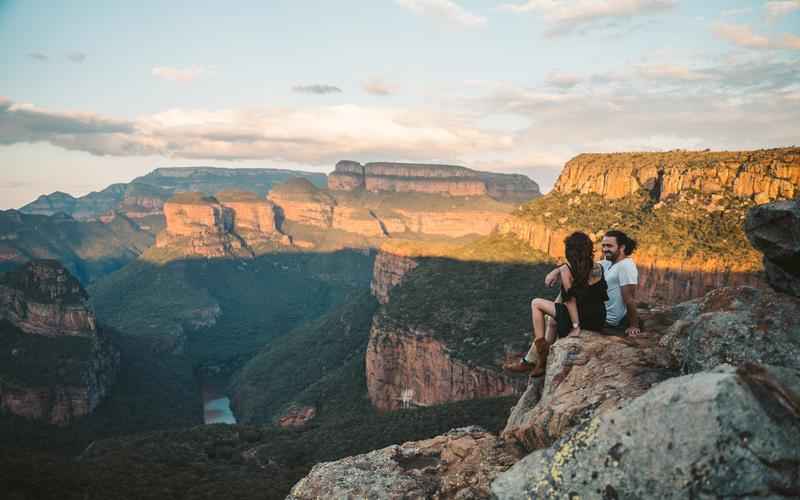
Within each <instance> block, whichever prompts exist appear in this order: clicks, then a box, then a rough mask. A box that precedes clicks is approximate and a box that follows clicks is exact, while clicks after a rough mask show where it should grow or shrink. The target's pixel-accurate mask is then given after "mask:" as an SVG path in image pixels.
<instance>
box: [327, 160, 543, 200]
mask: <svg viewBox="0 0 800 500" xmlns="http://www.w3.org/2000/svg"><path fill="white" fill-rule="evenodd" d="M328 188H329V189H331V190H333V191H355V190H366V191H371V192H384V191H387V192H400V193H429V194H431V193H435V194H447V195H450V196H486V195H488V196H491V197H493V198H495V199H497V200H499V201H504V202H508V203H520V202H522V201H527V200H530V199H531V198H535V197H537V196H540V195H541V193H540V192H539V186H538V185H537V184H536V183H535V182H533V181H532V180H530V179H529V178H528V177H525V176H524V175H519V174H495V173H492V172H479V171H476V170H472V169H469V168H466V167H460V166H455V165H436V164H417V163H394V162H374V163H367V164H365V165H363V166H362V165H361V164H360V163H357V162H354V161H349V160H343V161H340V162H338V163H337V164H336V167H335V169H334V171H333V172H332V173H331V174H330V175H329V176H328Z"/></svg>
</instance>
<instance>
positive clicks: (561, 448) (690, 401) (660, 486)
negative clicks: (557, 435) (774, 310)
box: [492, 364, 800, 499]
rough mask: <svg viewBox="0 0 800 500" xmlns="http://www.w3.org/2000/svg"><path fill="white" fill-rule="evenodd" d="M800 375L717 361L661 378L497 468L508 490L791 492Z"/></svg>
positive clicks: (498, 483) (506, 494) (532, 494)
mask: <svg viewBox="0 0 800 500" xmlns="http://www.w3.org/2000/svg"><path fill="white" fill-rule="evenodd" d="M798 394H800V376H798V374H797V372H795V371H792V370H787V369H783V368H777V367H761V366H758V365H752V364H748V365H745V366H742V367H740V368H738V369H736V368H733V367H731V366H729V365H722V366H720V367H719V368H717V369H714V370H712V371H710V372H703V373H698V374H695V375H687V376H684V377H679V378H673V379H671V380H668V381H666V382H663V383H661V384H659V385H657V386H655V387H654V388H653V389H651V390H650V391H648V392H647V393H645V394H644V395H642V396H640V397H639V398H637V399H635V400H634V401H632V402H631V403H629V404H628V405H626V406H624V407H623V408H621V409H620V410H617V411H613V412H608V413H605V414H602V415H600V416H597V417H595V418H594V419H593V420H591V421H590V422H588V423H587V424H585V425H584V426H582V427H581V428H580V429H578V430H577V431H576V432H574V433H572V434H571V435H570V436H569V437H567V438H565V439H564V440H562V441H560V442H559V443H557V444H556V445H555V446H553V447H552V448H549V449H544V450H539V451H537V452H534V453H532V454H530V455H528V456H527V457H525V458H524V459H522V460H521V461H519V462H518V463H516V464H515V465H514V466H513V467H511V468H510V469H509V470H508V471H506V472H505V473H503V474H501V475H500V476H498V478H497V479H495V481H494V482H493V483H492V493H493V494H494V495H496V497H497V498H499V499H511V498H567V497H576V498H631V499H633V498H675V499H678V498H706V497H708V498H742V497H748V498H749V497H769V498H796V497H797V496H798V495H800V476H798V474H797V470H798V464H800V397H799V396H798Z"/></svg>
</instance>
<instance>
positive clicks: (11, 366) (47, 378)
mask: <svg viewBox="0 0 800 500" xmlns="http://www.w3.org/2000/svg"><path fill="white" fill-rule="evenodd" d="M0 339H2V343H3V345H4V346H5V348H4V349H3V351H2V354H0V408H2V410H3V411H6V412H9V413H11V414H14V415H19V416H23V417H27V418H30V419H34V420H40V421H43V422H47V423H50V424H56V425H66V424H69V423H71V422H72V421H73V420H75V419H77V418H80V417H83V416H85V415H88V414H89V413H91V412H92V411H94V409H95V408H96V407H97V405H98V404H99V403H100V401H101V400H102V399H103V398H104V397H105V396H106V395H107V394H108V393H109V391H110V389H111V386H112V385H113V383H114V380H115V378H116V374H117V371H118V369H119V352H118V351H117V349H116V348H115V347H114V346H113V345H112V343H111V341H110V339H109V337H108V336H107V334H106V333H105V332H104V331H103V330H101V329H98V328H97V327H96V324H95V317H94V312H93V311H92V310H91V308H90V307H89V305H88V296H87V294H86V292H85V291H84V290H83V288H82V287H81V286H80V284H79V283H78V281H77V279H75V278H74V277H73V276H72V275H70V274H69V272H68V271H67V270H66V269H65V268H64V267H63V266H61V265H60V264H59V263H58V262H56V261H33V262H30V263H28V264H26V265H25V266H23V267H21V268H20V269H17V270H15V271H12V272H8V273H6V274H4V275H2V276H0Z"/></svg>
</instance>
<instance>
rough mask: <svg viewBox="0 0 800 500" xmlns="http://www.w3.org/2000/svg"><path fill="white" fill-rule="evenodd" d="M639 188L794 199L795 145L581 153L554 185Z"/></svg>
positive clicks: (799, 186)
mask: <svg viewBox="0 0 800 500" xmlns="http://www.w3.org/2000/svg"><path fill="white" fill-rule="evenodd" d="M642 188H644V189H648V190H650V191H651V193H652V195H653V197H654V198H655V199H663V198H666V197H668V196H670V195H672V194H676V193H679V192H681V191H683V190H687V189H694V190H697V191H700V192H702V193H721V192H729V193H733V194H734V195H736V196H741V197H745V198H749V199H752V200H754V201H755V202H756V203H765V202H768V201H771V200H776V199H780V198H793V197H795V196H797V194H798V193H800V148H782V149H769V150H760V151H740V152H698V151H673V152H667V153H611V154H582V155H579V156H577V157H575V158H574V159H572V160H570V161H569V162H567V164H566V166H565V167H564V170H563V171H562V172H561V175H560V177H559V178H558V181H557V182H556V185H555V188H554V189H555V191H558V192H561V193H573V192H577V193H597V194H600V195H602V196H604V197H607V198H611V199H614V198H622V197H624V196H627V195H628V194H632V193H634V192H636V191H638V190H639V189H642Z"/></svg>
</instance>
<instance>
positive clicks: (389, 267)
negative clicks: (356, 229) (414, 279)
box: [369, 251, 417, 304]
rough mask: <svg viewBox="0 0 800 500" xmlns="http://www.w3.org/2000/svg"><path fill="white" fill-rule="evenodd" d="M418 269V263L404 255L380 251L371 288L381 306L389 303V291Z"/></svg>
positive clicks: (374, 267)
mask: <svg viewBox="0 0 800 500" xmlns="http://www.w3.org/2000/svg"><path fill="white" fill-rule="evenodd" d="M415 267H417V262H416V261H415V260H414V259H412V258H410V257H404V256H402V255H397V254H394V253H391V252H387V251H380V252H378V254H377V255H376V256H375V264H374V266H373V271H372V281H370V284H369V288H370V290H371V291H372V295H373V296H374V297H375V298H376V299H378V302H380V303H381V304H386V303H388V302H389V291H390V290H391V289H392V288H394V287H395V286H397V285H399V284H400V283H402V281H403V277H405V275H406V274H407V273H408V272H410V271H411V270H413V269H414V268H415Z"/></svg>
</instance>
